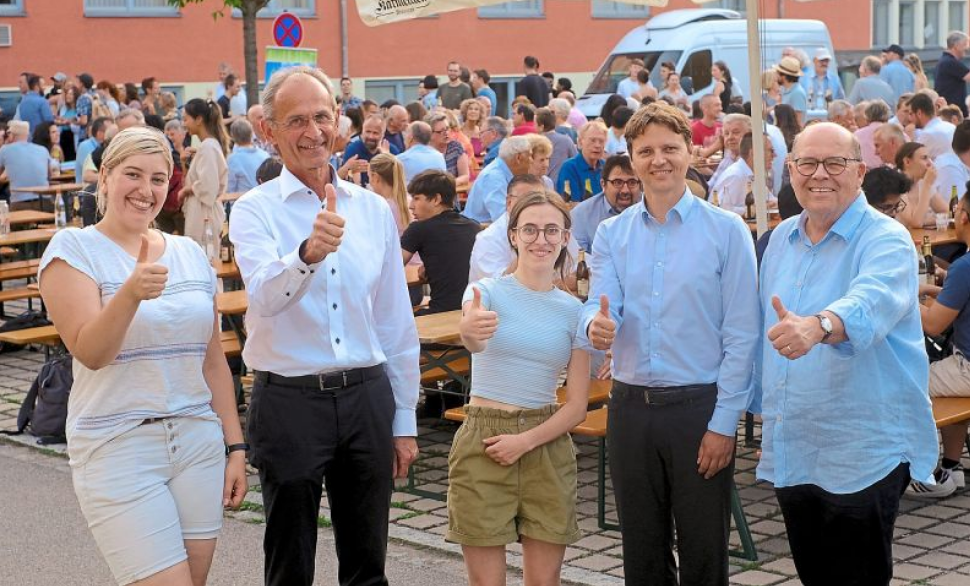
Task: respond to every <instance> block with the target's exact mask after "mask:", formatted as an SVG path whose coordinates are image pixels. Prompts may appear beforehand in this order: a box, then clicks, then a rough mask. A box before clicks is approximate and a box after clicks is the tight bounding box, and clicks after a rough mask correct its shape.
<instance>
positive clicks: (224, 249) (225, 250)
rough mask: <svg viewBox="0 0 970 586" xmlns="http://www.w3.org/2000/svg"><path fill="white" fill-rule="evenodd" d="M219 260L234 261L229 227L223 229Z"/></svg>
mask: <svg viewBox="0 0 970 586" xmlns="http://www.w3.org/2000/svg"><path fill="white" fill-rule="evenodd" d="M219 260H221V261H222V262H231V261H232V243H231V242H230V241H229V228H228V227H223V229H222V242H221V244H220V246H219Z"/></svg>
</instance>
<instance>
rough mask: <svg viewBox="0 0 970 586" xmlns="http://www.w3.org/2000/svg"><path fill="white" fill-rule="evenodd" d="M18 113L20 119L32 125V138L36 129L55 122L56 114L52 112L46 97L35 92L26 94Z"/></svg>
mask: <svg viewBox="0 0 970 586" xmlns="http://www.w3.org/2000/svg"><path fill="white" fill-rule="evenodd" d="M17 111H18V112H19V113H20V119H21V120H23V121H24V122H26V123H28V124H30V133H31V136H33V133H34V129H36V128H37V127H38V126H40V125H41V123H43V122H53V121H54V113H53V112H51V107H50V104H48V103H47V100H46V99H44V96H42V95H40V94H38V93H37V92H35V91H29V92H27V93H26V94H24V99H22V100H20V105H19V106H18V109H17Z"/></svg>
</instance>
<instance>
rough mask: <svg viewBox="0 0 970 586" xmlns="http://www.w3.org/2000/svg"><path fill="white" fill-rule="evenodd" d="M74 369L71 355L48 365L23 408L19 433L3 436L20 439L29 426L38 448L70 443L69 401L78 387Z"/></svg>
mask: <svg viewBox="0 0 970 586" xmlns="http://www.w3.org/2000/svg"><path fill="white" fill-rule="evenodd" d="M73 365H74V360H73V358H72V357H71V355H70V354H65V355H63V356H58V357H56V358H52V359H50V360H49V361H47V362H45V363H44V366H42V367H41V368H40V373H39V374H38V375H37V378H36V379H35V380H34V384H32V385H30V390H29V391H27V397H26V398H25V399H24V402H23V403H22V404H21V405H20V413H18V414H17V430H16V431H2V432H0V433H3V434H5V435H19V434H21V433H23V432H24V430H25V429H27V427H28V426H29V427H30V434H31V435H33V436H35V437H36V438H37V443H38V444H42V445H43V444H55V443H66V442H67V438H66V436H65V427H66V423H67V400H68V398H69V397H70V395H71V386H72V385H73V384H74V372H73V370H72V367H73Z"/></svg>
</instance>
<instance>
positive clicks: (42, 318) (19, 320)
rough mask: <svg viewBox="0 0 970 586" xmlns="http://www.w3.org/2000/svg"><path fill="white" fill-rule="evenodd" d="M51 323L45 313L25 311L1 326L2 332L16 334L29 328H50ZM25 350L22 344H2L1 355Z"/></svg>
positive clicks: (0, 330) (0, 347) (0, 346)
mask: <svg viewBox="0 0 970 586" xmlns="http://www.w3.org/2000/svg"><path fill="white" fill-rule="evenodd" d="M49 325H51V322H50V320H49V319H47V314H46V313H45V312H43V311H25V312H23V313H21V314H20V315H18V316H16V317H12V318H10V319H8V320H7V321H5V322H4V324H3V325H2V326H0V332H16V331H17V330H26V329H29V328H39V327H43V326H49ZM21 348H23V346H21V345H20V344H9V343H7V342H0V354H2V353H3V352H13V351H14V350H20V349H21Z"/></svg>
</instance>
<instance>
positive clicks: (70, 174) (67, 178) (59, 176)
mask: <svg viewBox="0 0 970 586" xmlns="http://www.w3.org/2000/svg"><path fill="white" fill-rule="evenodd" d="M49 179H50V181H51V182H53V183H72V182H74V171H73V170H71V171H61V172H60V173H55V174H53V175H51V176H50V178H49Z"/></svg>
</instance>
